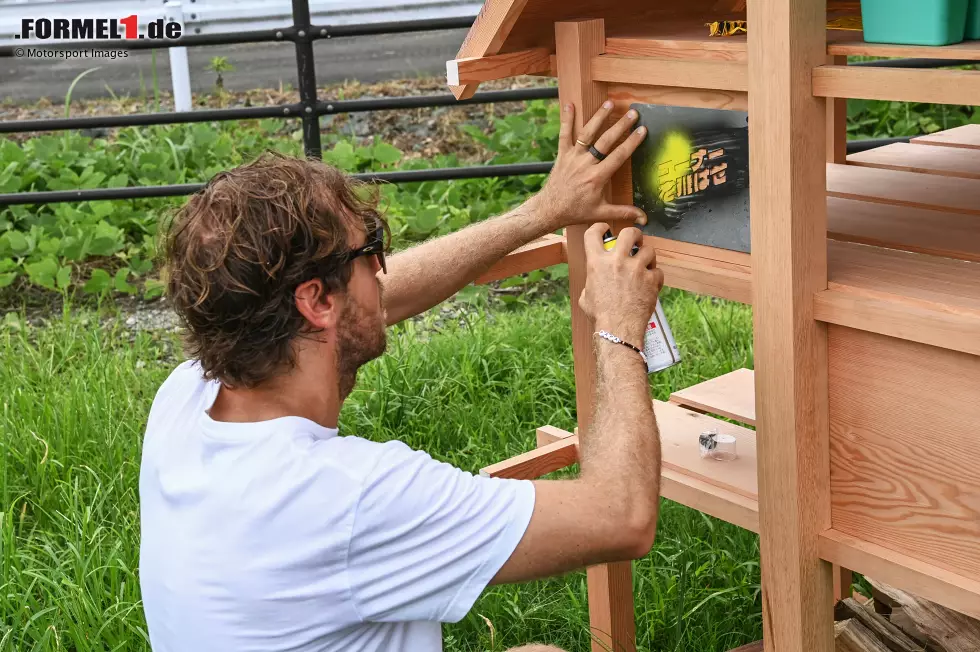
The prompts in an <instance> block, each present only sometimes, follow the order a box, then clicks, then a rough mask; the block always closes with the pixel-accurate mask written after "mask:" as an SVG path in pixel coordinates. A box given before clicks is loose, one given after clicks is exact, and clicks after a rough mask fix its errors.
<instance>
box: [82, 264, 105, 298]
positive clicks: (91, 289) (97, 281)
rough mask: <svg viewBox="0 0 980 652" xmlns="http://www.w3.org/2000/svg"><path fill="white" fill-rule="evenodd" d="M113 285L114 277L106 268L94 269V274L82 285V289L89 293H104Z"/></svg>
mask: <svg viewBox="0 0 980 652" xmlns="http://www.w3.org/2000/svg"><path fill="white" fill-rule="evenodd" d="M111 286H112V277H111V276H109V272H107V271H105V270H104V269H93V270H92V276H91V277H89V280H88V281H86V282H85V285H84V286H82V290H84V291H85V292H88V293H89V294H102V293H103V292H106V291H108V290H109V288H110V287H111Z"/></svg>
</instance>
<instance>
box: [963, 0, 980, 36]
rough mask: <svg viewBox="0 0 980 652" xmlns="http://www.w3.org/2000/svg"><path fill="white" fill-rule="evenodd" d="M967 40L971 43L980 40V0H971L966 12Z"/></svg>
mask: <svg viewBox="0 0 980 652" xmlns="http://www.w3.org/2000/svg"><path fill="white" fill-rule="evenodd" d="M966 38H968V39H970V40H971V41H976V40H978V39H980V0H970V8H969V10H967V12H966Z"/></svg>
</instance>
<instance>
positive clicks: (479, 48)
mask: <svg viewBox="0 0 980 652" xmlns="http://www.w3.org/2000/svg"><path fill="white" fill-rule="evenodd" d="M525 5H527V0H487V2H484V3H483V7H482V8H481V9H480V13H479V14H478V15H477V17H476V20H475V21H474V22H473V26H472V27H471V28H470V31H469V32H467V34H466V38H465V39H464V40H463V44H462V45H461V46H460V48H459V53H458V54H457V55H456V58H457V59H469V58H472V57H485V56H487V55H491V54H497V53H499V52H500V48H501V46H502V45H503V44H504V41H505V40H506V39H507V36H508V35H509V34H510V31H511V30H512V29H513V28H514V24H515V23H516V22H517V18H518V16H520V14H521V12H522V11H523V10H524V7H525ZM478 86H479V84H475V83H473V84H463V85H461V86H450V90H451V91H452V92H453V95H455V96H456V99H457V100H467V99H469V98H471V97H473V94H474V93H476V89H477V87H478Z"/></svg>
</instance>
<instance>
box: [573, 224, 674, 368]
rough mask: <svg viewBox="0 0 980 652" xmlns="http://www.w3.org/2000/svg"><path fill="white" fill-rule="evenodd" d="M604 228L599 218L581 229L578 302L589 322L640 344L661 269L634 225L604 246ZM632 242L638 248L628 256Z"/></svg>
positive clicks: (661, 280) (660, 280) (661, 277)
mask: <svg viewBox="0 0 980 652" xmlns="http://www.w3.org/2000/svg"><path fill="white" fill-rule="evenodd" d="M608 230H609V225H608V224H604V223H601V222H600V223H598V224H593V225H592V226H591V227H589V229H588V230H587V231H586V232H585V260H586V268H587V270H588V278H587V280H586V283H585V289H584V290H583V291H582V296H581V297H580V298H579V306H581V308H582V310H583V311H585V314H587V315H588V316H589V317H591V318H592V319H593V320H594V321H595V326H596V328H598V329H602V330H605V331H608V332H610V333H612V334H613V335H616V336H618V337H621V338H623V339H624V340H625V341H627V342H629V343H630V344H632V345H634V346H636V347H637V348H639V349H641V350H642V349H643V333H644V331H645V329H646V324H647V320H648V319H650V315H652V314H653V311H654V309H655V307H656V305H657V297H658V296H659V294H660V288H662V287H663V284H664V274H663V272H662V271H661V270H659V269H657V254H656V252H655V251H654V249H653V247H650V246H646V247H644V246H642V244H643V234H642V233H641V232H640V230H639V229H636V228H634V227H629V228H626V229H623V230H622V231H621V232H620V234H619V237H618V238H617V240H616V246H615V247H614V248H613V249H612V250H610V251H606V249H605V248H604V247H603V244H602V237H603V234H605V233H606V231H608ZM634 244H639V245H641V246H640V250H639V251H637V252H636V255H634V256H630V251H631V250H632V248H633V245H634Z"/></svg>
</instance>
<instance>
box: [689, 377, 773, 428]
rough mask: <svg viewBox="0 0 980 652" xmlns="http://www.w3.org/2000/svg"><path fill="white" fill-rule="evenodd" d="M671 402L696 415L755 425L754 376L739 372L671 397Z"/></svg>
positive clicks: (713, 379)
mask: <svg viewBox="0 0 980 652" xmlns="http://www.w3.org/2000/svg"><path fill="white" fill-rule="evenodd" d="M670 402H671V403H673V404H675V405H679V406H681V407H683V408H687V409H689V410H694V411H695V412H703V413H705V414H714V415H717V416H720V417H725V418H726V419H733V420H735V421H739V422H741V423H744V424H747V425H750V426H754V425H755V372H754V371H752V370H751V369H736V370H735V371H731V372H729V373H727V374H725V375H723V376H718V377H717V378H712V379H710V380H706V381H704V382H703V383H698V384H697V385H692V386H691V387H687V388H685V389H682V390H680V391H677V392H674V393H673V394H671V395H670Z"/></svg>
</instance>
